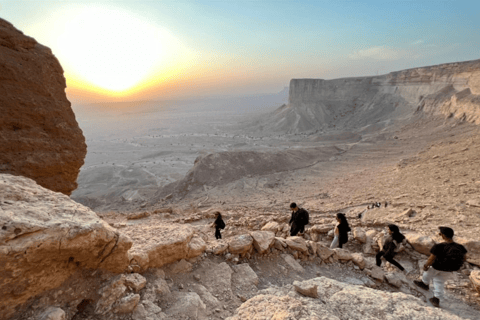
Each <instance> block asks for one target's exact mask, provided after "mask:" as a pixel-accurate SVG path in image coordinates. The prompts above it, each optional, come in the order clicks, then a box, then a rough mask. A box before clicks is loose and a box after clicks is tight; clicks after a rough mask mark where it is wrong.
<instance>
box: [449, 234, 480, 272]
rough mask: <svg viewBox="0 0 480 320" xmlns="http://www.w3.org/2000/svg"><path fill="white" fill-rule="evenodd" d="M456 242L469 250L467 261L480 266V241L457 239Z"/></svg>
mask: <svg viewBox="0 0 480 320" xmlns="http://www.w3.org/2000/svg"><path fill="white" fill-rule="evenodd" d="M454 240H455V241H456V242H458V243H460V244H461V245H463V246H464V247H465V249H467V251H468V253H467V261H468V262H469V263H471V264H474V265H477V266H480V241H477V240H472V239H466V238H460V237H458V238H457V237H455V238H454Z"/></svg>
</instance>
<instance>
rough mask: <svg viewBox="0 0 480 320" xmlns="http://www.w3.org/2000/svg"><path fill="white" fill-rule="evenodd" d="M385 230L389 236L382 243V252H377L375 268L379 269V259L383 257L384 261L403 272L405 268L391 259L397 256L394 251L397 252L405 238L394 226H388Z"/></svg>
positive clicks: (380, 263)
mask: <svg viewBox="0 0 480 320" xmlns="http://www.w3.org/2000/svg"><path fill="white" fill-rule="evenodd" d="M387 230H388V233H389V235H388V237H387V238H386V239H385V241H384V243H383V248H382V250H381V251H379V252H378V253H377V255H376V257H375V258H376V260H377V266H379V267H380V266H381V265H382V260H381V258H382V257H383V258H384V259H385V260H387V261H388V262H390V263H391V264H393V265H394V266H395V267H397V268H398V269H400V270H401V271H403V270H405V268H403V267H402V265H401V264H400V263H398V262H397V261H395V260H394V259H393V257H395V255H396V254H397V252H396V250H398V248H399V246H400V244H401V243H405V242H406V239H405V236H404V235H403V234H401V233H400V230H399V229H398V227H397V226H396V225H394V224H389V225H388V228H387Z"/></svg>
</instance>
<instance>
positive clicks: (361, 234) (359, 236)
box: [353, 227, 367, 243]
mask: <svg viewBox="0 0 480 320" xmlns="http://www.w3.org/2000/svg"><path fill="white" fill-rule="evenodd" d="M353 237H354V238H355V240H357V241H358V242H360V243H365V242H367V234H366V233H365V230H364V229H363V228H360V227H356V228H353Z"/></svg>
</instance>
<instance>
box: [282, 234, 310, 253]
mask: <svg viewBox="0 0 480 320" xmlns="http://www.w3.org/2000/svg"><path fill="white" fill-rule="evenodd" d="M285 243H286V244H287V246H288V247H289V248H290V249H292V250H297V251H301V252H307V250H308V249H307V243H306V242H305V239H303V238H302V237H297V236H295V237H288V238H287V239H285Z"/></svg>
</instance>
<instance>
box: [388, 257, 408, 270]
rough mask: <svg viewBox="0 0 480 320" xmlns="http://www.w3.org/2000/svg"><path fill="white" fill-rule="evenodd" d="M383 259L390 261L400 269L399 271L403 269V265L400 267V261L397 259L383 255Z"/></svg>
mask: <svg viewBox="0 0 480 320" xmlns="http://www.w3.org/2000/svg"><path fill="white" fill-rule="evenodd" d="M384 258H385V260H387V261H388V262H390V263H391V264H393V265H394V266H395V267H397V268H398V269H400V270H401V271H403V270H405V268H404V267H402V265H401V264H400V263H398V262H397V261H395V260H394V259H393V258H391V257H385V256H384Z"/></svg>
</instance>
